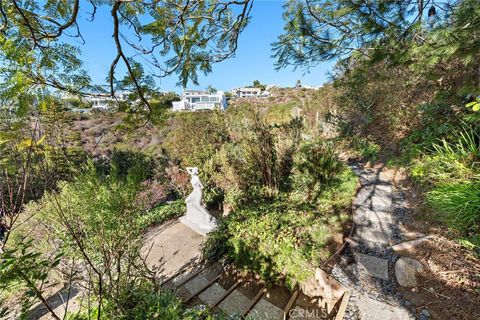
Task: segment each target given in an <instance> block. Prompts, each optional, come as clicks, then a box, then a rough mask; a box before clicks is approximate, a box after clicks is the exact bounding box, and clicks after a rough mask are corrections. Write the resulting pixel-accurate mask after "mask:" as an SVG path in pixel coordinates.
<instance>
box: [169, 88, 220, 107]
mask: <svg viewBox="0 0 480 320" xmlns="http://www.w3.org/2000/svg"><path fill="white" fill-rule="evenodd" d="M172 107H173V111H196V110H214V109H220V110H225V109H226V108H227V98H226V96H225V93H224V92H223V91H217V92H212V93H209V92H207V91H200V90H186V91H184V92H183V94H182V97H181V100H180V101H174V102H172Z"/></svg>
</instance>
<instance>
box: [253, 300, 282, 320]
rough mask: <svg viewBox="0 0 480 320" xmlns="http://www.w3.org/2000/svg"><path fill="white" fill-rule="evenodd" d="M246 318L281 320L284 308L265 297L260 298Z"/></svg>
mask: <svg viewBox="0 0 480 320" xmlns="http://www.w3.org/2000/svg"><path fill="white" fill-rule="evenodd" d="M246 319H251V320H253V319H262V320H281V319H283V310H282V309H280V308H279V307H277V306H276V305H274V304H273V303H271V302H269V301H267V300H265V299H260V301H258V302H257V304H256V305H255V306H254V307H253V309H252V310H251V311H250V312H249V313H248V315H247V317H246Z"/></svg>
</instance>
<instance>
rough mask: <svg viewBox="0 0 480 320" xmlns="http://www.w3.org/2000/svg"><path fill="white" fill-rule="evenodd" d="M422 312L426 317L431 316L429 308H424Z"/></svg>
mask: <svg viewBox="0 0 480 320" xmlns="http://www.w3.org/2000/svg"><path fill="white" fill-rule="evenodd" d="M422 314H423V315H424V316H425V317H430V312H428V310H427V309H423V310H422Z"/></svg>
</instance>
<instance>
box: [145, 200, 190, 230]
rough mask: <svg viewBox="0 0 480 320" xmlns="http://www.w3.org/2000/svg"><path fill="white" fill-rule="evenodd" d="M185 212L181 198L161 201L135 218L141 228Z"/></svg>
mask: <svg viewBox="0 0 480 320" xmlns="http://www.w3.org/2000/svg"><path fill="white" fill-rule="evenodd" d="M185 212H186V205H185V201H184V200H183V199H179V200H176V201H171V202H166V203H161V204H159V205H157V206H156V207H154V208H152V209H151V210H149V211H148V212H146V213H144V214H142V215H141V216H139V217H138V219H137V224H138V226H139V227H140V228H141V229H145V228H148V227H150V226H153V225H156V224H160V223H162V222H165V221H166V220H168V219H170V218H174V217H179V216H181V215H183V214H184V213H185Z"/></svg>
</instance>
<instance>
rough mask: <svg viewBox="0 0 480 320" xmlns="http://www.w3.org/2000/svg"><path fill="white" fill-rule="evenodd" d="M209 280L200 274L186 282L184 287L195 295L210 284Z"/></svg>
mask: <svg viewBox="0 0 480 320" xmlns="http://www.w3.org/2000/svg"><path fill="white" fill-rule="evenodd" d="M208 283H209V281H208V280H207V278H205V276H204V275H202V274H198V275H196V276H195V277H194V278H192V279H191V280H190V281H188V282H187V283H185V285H184V287H185V289H187V291H188V292H190V293H191V294H193V295H195V294H197V293H198V292H200V291H201V290H202V289H203V288H204V287H205V286H206V285H208Z"/></svg>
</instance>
